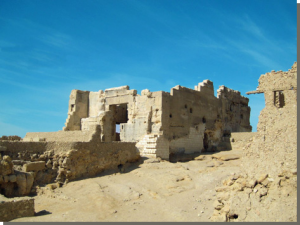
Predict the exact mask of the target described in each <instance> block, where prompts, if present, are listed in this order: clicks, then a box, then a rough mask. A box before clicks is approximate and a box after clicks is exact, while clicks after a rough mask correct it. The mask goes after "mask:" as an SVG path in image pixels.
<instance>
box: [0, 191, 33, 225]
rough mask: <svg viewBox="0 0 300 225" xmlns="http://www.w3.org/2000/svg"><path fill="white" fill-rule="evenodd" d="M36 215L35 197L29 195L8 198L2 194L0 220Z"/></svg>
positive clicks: (0, 198) (6, 220)
mask: <svg viewBox="0 0 300 225" xmlns="http://www.w3.org/2000/svg"><path fill="white" fill-rule="evenodd" d="M28 216H34V199H33V198H28V197H22V198H13V199H8V198H5V197H4V196H2V195H1V194H0V221H2V222H8V221H10V220H13V219H16V218H20V217H28Z"/></svg>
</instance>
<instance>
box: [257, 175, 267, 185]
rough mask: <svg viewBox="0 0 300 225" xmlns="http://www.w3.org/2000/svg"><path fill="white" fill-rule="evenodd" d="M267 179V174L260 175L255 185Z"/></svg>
mask: <svg viewBox="0 0 300 225" xmlns="http://www.w3.org/2000/svg"><path fill="white" fill-rule="evenodd" d="M267 177H268V174H262V175H261V176H260V177H259V178H258V179H257V183H259V184H260V183H261V182H263V181H264V180H265V179H266V178H267Z"/></svg>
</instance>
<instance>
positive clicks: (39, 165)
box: [23, 161, 46, 172]
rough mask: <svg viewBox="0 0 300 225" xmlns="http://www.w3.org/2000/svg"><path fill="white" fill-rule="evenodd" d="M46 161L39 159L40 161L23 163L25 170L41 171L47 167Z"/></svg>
mask: <svg viewBox="0 0 300 225" xmlns="http://www.w3.org/2000/svg"><path fill="white" fill-rule="evenodd" d="M45 165H46V162H44V161H38V162H30V163H27V164H24V165H23V171H24V172H29V171H39V170H44V169H45Z"/></svg>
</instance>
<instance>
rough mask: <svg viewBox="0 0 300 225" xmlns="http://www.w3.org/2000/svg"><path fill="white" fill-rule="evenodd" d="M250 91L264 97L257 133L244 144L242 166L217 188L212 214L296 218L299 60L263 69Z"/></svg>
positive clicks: (221, 218) (247, 218) (226, 218)
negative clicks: (275, 68)
mask: <svg viewBox="0 0 300 225" xmlns="http://www.w3.org/2000/svg"><path fill="white" fill-rule="evenodd" d="M278 92H279V93H280V95H282V96H283V97H281V99H280V95H277V93H278ZM253 93H264V95H265V103H266V105H265V108H264V109H263V110H262V111H261V113H260V115H259V122H258V126H257V133H256V134H255V135H254V136H253V137H252V141H251V142H249V143H247V144H246V145H245V146H244V151H243V152H244V157H243V158H242V163H241V167H242V169H243V170H244V171H243V172H242V173H241V174H239V175H238V174H236V175H233V176H232V177H230V178H229V179H227V180H225V181H224V182H223V186H222V187H217V188H216V192H217V200H216V202H215V203H214V207H215V212H214V214H213V216H212V217H211V220H212V221H285V222H287V221H297V63H296V62H295V63H294V65H293V66H292V68H291V69H290V70H289V71H287V72H282V71H278V72H275V71H272V72H271V73H266V74H264V75H262V76H261V77H260V78H259V86H258V88H257V90H256V91H251V92H249V94H253ZM283 209H284V211H285V212H288V213H282V210H283ZM270 218H272V219H271V220H270Z"/></svg>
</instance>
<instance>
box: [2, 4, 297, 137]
mask: <svg viewBox="0 0 300 225" xmlns="http://www.w3.org/2000/svg"><path fill="white" fill-rule="evenodd" d="M296 6H297V4H296V0H251V1H250V0H247V1H243V0H77V1H76V0H42V1H41V0H35V1H31V0H1V1H0V96H1V98H0V104H1V107H0V136H2V135H19V136H21V137H24V136H25V134H26V132H38V131H41V132H44V131H58V130H61V129H62V127H63V126H64V123H65V121H66V118H67V112H68V101H69V95H70V93H71V90H72V89H80V90H90V91H98V90H104V89H107V88H111V87H117V86H122V85H129V86H130V88H131V89H136V90H137V91H138V93H140V92H141V90H143V89H146V88H147V89H150V91H160V90H163V91H168V92H169V91H170V89H171V88H172V87H174V86H176V85H181V86H185V87H188V88H193V87H194V85H196V84H198V83H199V82H202V81H203V80H205V79H209V80H211V81H213V82H214V87H215V91H216V90H217V89H218V88H219V86H220V85H225V86H227V87H229V88H231V89H234V90H239V91H240V92H241V94H242V95H244V96H246V97H249V99H250V103H249V105H250V107H251V119H250V122H251V125H252V126H253V131H256V126H257V122H258V115H259V112H260V111H261V110H262V108H263V107H264V97H263V95H262V94H261V95H249V96H247V95H246V92H247V91H251V90H255V89H256V87H257V85H258V79H259V77H260V75H261V74H264V73H266V72H270V71H271V70H283V71H287V70H288V69H290V68H291V66H292V65H293V63H294V62H295V61H296V59H297V53H296V46H297V34H296V33H297V22H296V17H297V8H296Z"/></svg>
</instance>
